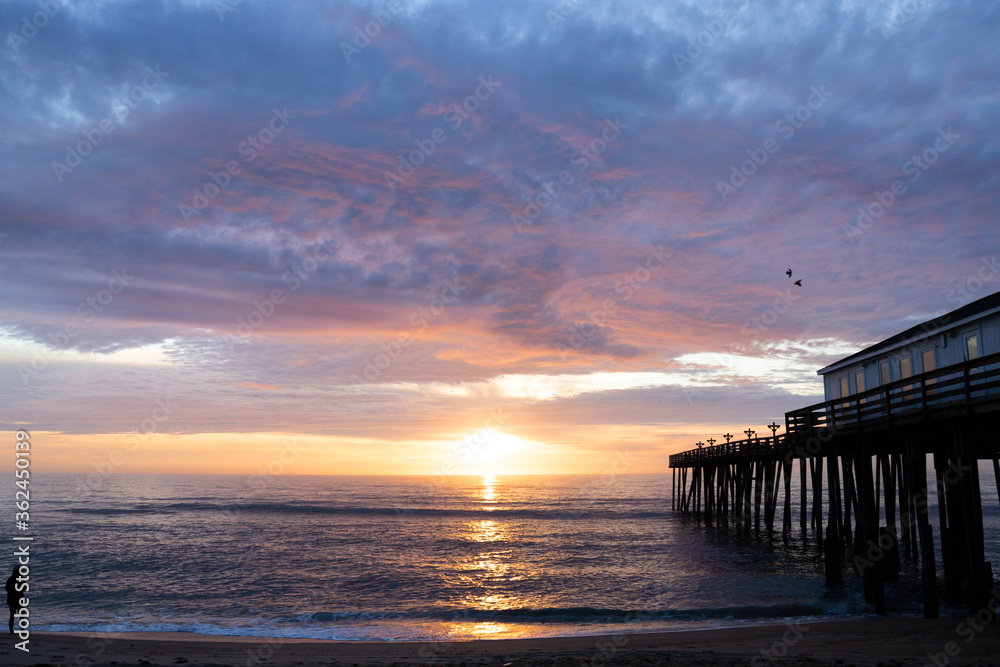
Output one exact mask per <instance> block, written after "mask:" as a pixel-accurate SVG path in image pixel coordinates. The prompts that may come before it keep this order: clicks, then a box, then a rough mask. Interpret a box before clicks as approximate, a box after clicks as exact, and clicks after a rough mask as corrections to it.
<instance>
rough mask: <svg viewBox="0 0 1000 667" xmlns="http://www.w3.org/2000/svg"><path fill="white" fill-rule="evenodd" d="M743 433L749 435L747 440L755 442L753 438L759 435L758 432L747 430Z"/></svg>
mask: <svg viewBox="0 0 1000 667" xmlns="http://www.w3.org/2000/svg"><path fill="white" fill-rule="evenodd" d="M743 432H744V433H746V434H747V440H753V437H754V436H755V435H757V431H752V430H750V429H747V430H745V431H743Z"/></svg>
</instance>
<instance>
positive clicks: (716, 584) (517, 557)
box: [0, 468, 1000, 641]
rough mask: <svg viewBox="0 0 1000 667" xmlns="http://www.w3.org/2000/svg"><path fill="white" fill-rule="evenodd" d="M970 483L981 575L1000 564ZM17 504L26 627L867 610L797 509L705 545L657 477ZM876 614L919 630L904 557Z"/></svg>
mask: <svg viewBox="0 0 1000 667" xmlns="http://www.w3.org/2000/svg"><path fill="white" fill-rule="evenodd" d="M983 470H984V474H983V475H982V493H983V498H984V501H983V505H984V514H985V520H986V524H987V527H986V531H987V551H988V553H987V559H988V560H992V561H993V562H994V563H1000V511H998V503H997V496H996V489H995V485H994V483H993V480H992V477H993V476H992V474H985V472H986V468H984V469H983ZM990 473H991V471H990ZM2 477H3V481H2V483H0V488H2V489H3V492H4V493H8V494H9V497H10V498H12V499H13V495H14V494H13V480H12V477H13V475H12V474H11V475H3V476H2ZM795 477H796V478H797V475H796V476H795ZM31 488H32V496H31V500H32V507H31V519H32V529H31V531H30V532H29V533H28V534H30V535H33V536H34V538H35V539H34V542H32V545H31V582H30V585H31V595H30V597H31V607H30V613H31V620H32V628H33V629H36V630H55V631H70V630H72V631H104V632H108V631H190V632H199V633H205V634H213V635H255V636H266V637H302V638H306V637H308V638H320V639H341V640H414V641H437V640H456V639H477V638H512V637H540V636H559V635H581V634H604V633H609V634H610V633H618V632H647V631H657V630H669V629H694V628H707V627H722V626H735V625H741V624H747V623H782V622H786V621H790V620H792V619H813V620H822V619H829V620H833V619H838V618H845V617H851V616H859V615H866V614H870V613H872V610H871V608H870V607H869V606H868V605H866V604H865V603H864V599H863V595H862V592H861V582H860V579H859V578H858V577H857V576H855V575H854V574H853V573H851V572H849V571H848V572H847V573H846V583H845V584H844V585H843V586H841V587H837V588H833V589H828V588H827V587H826V586H825V585H824V573H823V560H822V554H821V551H820V550H819V549H818V548H817V546H816V543H815V541H814V540H812V539H810V540H806V541H803V540H802V539H801V536H800V535H799V534H798V530H797V525H798V515H797V504H796V505H794V506H793V508H794V511H793V521H794V523H795V525H796V530H795V531H794V535H793V539H792V541H791V543H790V544H789V545H785V544H783V543H782V540H781V534H780V529H779V530H778V534H777V535H776V536H774V537H767V536H764V535H756V534H754V533H753V532H750V533H746V532H742V531H736V530H728V531H726V530H723V529H719V528H706V527H704V526H703V525H700V524H699V523H698V522H696V521H693V520H691V519H690V518H688V517H685V516H682V515H679V514H677V513H674V512H672V511H671V510H670V475H607V474H606V475H594V476H586V475H582V476H581V475H565V476H501V477H458V476H456V477H446V478H442V479H441V480H439V482H438V483H432V482H431V481H430V478H428V477H387V476H386V477H377V476H376V477H346V476H334V477H326V476H256V475H255V476H250V477H247V476H236V475H218V476H215V475H127V474H114V475H111V476H109V477H108V478H107V479H106V480H104V481H103V482H102V485H101V487H100V488H99V489H98V490H91V489H89V488H87V486H86V477H85V476H81V475H72V474H65V475H62V474H37V475H34V476H33V477H32V480H31ZM9 504H10V505H13V503H12V502H11V503H9ZM931 511H932V514H931V516H932V517H935V519H936V516H937V514H936V509H935V508H934V506H933V505H932V507H931ZM5 512H7V514H10V516H9V517H7V516H6V515H5V517H4V520H6V521H9V525H11V526H13V509H12V508H11V509H10V510H9V511H7V510H5ZM779 518H780V512H779ZM10 532H11V533H12V534H13V533H15V531H14V530H13V528H12V529H11V531H10ZM935 535H936V538H937V528H936V521H935ZM938 562H939V564H940V560H939V561H938ZM12 563H13V559H11V561H10V563H9V564H8V565H5V566H4V567H7V568H9V567H10V565H11V564H12ZM0 564H2V563H0ZM995 567H996V569H998V570H1000V567H997V566H995ZM887 600H888V607H889V612H890V613H891V614H900V615H909V614H914V615H919V614H920V584H919V573H918V572H916V571H915V570H914V569H913V567H912V565H911V564H910V561H909V559H907V558H904V572H903V576H902V580H901V582H900V583H898V584H889V585H887Z"/></svg>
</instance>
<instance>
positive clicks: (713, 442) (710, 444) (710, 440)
mask: <svg viewBox="0 0 1000 667" xmlns="http://www.w3.org/2000/svg"><path fill="white" fill-rule="evenodd" d="M714 444H715V438H709V439H708V446H709V447H711V446H712V445H714Z"/></svg>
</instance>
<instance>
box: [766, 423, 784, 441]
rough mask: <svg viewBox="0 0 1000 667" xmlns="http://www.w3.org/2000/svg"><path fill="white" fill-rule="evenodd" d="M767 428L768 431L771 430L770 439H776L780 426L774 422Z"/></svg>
mask: <svg viewBox="0 0 1000 667" xmlns="http://www.w3.org/2000/svg"><path fill="white" fill-rule="evenodd" d="M767 427H768V428H769V429H771V437H772V438H774V437H777V435H778V429H779V428H781V426H779V425H778V424H776V423H774V422H771V423H770V424H768V425H767Z"/></svg>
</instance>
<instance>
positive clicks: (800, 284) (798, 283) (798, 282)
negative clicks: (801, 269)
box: [795, 278, 802, 287]
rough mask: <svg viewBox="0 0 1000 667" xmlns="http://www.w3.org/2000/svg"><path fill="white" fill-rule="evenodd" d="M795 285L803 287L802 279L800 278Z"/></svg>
mask: <svg viewBox="0 0 1000 667" xmlns="http://www.w3.org/2000/svg"><path fill="white" fill-rule="evenodd" d="M795 284H796V285H798V286H799V287H802V279H801V278H799V279H798V280H796V281H795Z"/></svg>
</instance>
